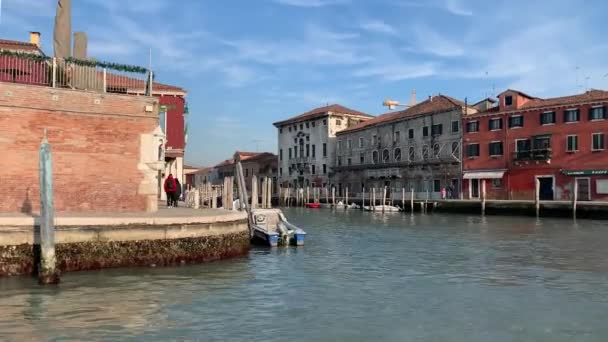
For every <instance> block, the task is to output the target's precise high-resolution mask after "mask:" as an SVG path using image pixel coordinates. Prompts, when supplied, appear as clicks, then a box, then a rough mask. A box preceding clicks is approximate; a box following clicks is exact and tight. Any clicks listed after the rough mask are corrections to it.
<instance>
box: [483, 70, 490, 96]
mask: <svg viewBox="0 0 608 342" xmlns="http://www.w3.org/2000/svg"><path fill="white" fill-rule="evenodd" d="M485 75H486V82H487V81H488V78H489V77H488V72H487V71H486V72H485ZM488 97H490V95H489V94H488V93H487V90H486V93H484V94H483V98H488Z"/></svg>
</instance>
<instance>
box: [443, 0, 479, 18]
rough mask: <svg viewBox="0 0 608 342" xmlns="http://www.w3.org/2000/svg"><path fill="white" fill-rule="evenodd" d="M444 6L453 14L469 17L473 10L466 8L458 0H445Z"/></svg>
mask: <svg viewBox="0 0 608 342" xmlns="http://www.w3.org/2000/svg"><path fill="white" fill-rule="evenodd" d="M444 8H445V9H446V10H447V11H448V12H450V13H452V14H454V15H460V16H465V17H469V16H472V15H473V11H471V10H470V9H467V8H465V7H464V6H463V4H462V3H461V2H460V1H459V0H445V3H444Z"/></svg>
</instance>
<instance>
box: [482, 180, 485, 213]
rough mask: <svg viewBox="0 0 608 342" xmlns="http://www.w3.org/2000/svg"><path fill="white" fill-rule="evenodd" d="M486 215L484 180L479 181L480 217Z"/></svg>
mask: <svg viewBox="0 0 608 342" xmlns="http://www.w3.org/2000/svg"><path fill="white" fill-rule="evenodd" d="M485 214H486V180H485V179H482V180H481V215H485Z"/></svg>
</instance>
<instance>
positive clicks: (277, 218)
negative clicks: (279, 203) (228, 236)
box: [251, 209, 306, 247]
mask: <svg viewBox="0 0 608 342" xmlns="http://www.w3.org/2000/svg"><path fill="white" fill-rule="evenodd" d="M251 216H252V218H253V224H252V227H251V231H252V234H251V235H252V236H251V240H252V242H253V243H256V242H257V243H262V244H265V245H268V246H270V247H277V246H279V245H284V246H286V245H294V246H303V245H304V238H305V236H306V232H304V231H303V230H302V229H300V228H298V227H296V226H294V225H293V224H291V223H290V222H289V221H287V219H286V218H285V215H283V212H282V211H281V210H280V209H252V210H251Z"/></svg>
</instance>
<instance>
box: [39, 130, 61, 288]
mask: <svg viewBox="0 0 608 342" xmlns="http://www.w3.org/2000/svg"><path fill="white" fill-rule="evenodd" d="M38 172H39V176H40V264H39V266H38V282H39V283H40V284H41V285H47V284H58V283H59V272H58V271H57V269H56V264H57V258H56V256H55V224H54V218H55V213H54V206H53V163H52V160H51V145H50V144H49V142H48V140H47V138H46V129H45V130H44V138H43V139H42V143H41V144H40V154H39V170H38Z"/></svg>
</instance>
